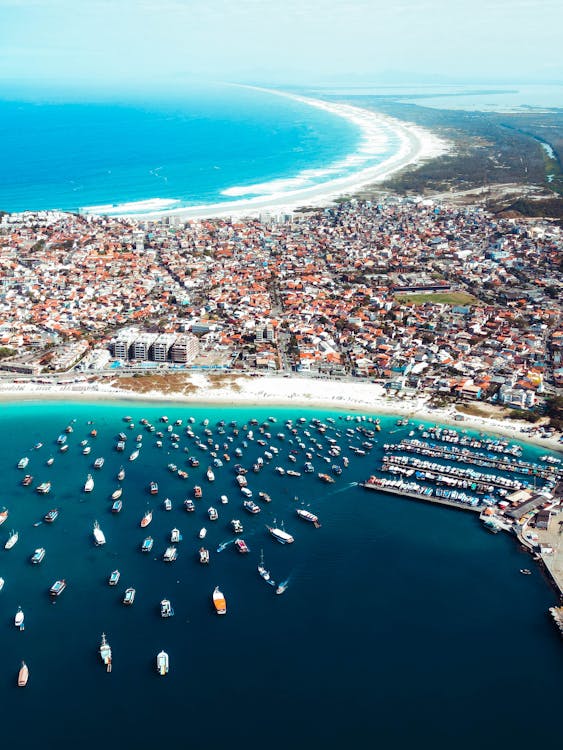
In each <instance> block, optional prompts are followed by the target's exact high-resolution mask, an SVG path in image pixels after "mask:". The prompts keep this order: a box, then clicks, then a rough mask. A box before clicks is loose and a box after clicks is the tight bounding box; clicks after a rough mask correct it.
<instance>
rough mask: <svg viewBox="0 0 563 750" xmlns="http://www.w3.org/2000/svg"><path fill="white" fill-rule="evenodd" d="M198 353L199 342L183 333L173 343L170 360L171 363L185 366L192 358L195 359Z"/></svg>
mask: <svg viewBox="0 0 563 750" xmlns="http://www.w3.org/2000/svg"><path fill="white" fill-rule="evenodd" d="M198 352H199V340H198V339H197V337H196V336H191V335H190V334H188V333H183V334H181V335H180V336H178V338H177V339H176V341H175V342H174V344H173V345H172V347H171V349H170V359H171V360H172V362H176V363H178V364H187V363H188V362H191V361H192V360H193V359H194V357H197V355H198Z"/></svg>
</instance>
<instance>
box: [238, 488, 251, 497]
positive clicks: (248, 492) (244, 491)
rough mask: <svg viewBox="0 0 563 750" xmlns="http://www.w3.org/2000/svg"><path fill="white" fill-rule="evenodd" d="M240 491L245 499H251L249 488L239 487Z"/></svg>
mask: <svg viewBox="0 0 563 750" xmlns="http://www.w3.org/2000/svg"><path fill="white" fill-rule="evenodd" d="M240 491H241V492H242V494H243V495H244V496H245V497H252V490H251V489H250V488H249V487H241V488H240Z"/></svg>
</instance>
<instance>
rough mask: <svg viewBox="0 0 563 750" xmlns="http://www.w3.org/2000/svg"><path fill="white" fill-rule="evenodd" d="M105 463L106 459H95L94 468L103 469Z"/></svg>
mask: <svg viewBox="0 0 563 750" xmlns="http://www.w3.org/2000/svg"><path fill="white" fill-rule="evenodd" d="M104 463H105V459H104V458H102V457H100V458H97V459H96V460H95V461H94V469H101V468H102V466H103V465H104Z"/></svg>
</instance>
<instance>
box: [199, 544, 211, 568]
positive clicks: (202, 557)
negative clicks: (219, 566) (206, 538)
mask: <svg viewBox="0 0 563 750" xmlns="http://www.w3.org/2000/svg"><path fill="white" fill-rule="evenodd" d="M199 561H200V563H201V564H202V565H206V564H207V563H208V562H209V550H208V549H205V547H200V550H199Z"/></svg>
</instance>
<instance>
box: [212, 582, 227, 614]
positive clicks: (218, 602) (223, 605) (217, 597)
mask: <svg viewBox="0 0 563 750" xmlns="http://www.w3.org/2000/svg"><path fill="white" fill-rule="evenodd" d="M213 606H214V607H215V611H216V612H217V614H218V615H226V614H227V602H226V601H225V597H224V596H223V593H222V592H221V591H219V586H215V590H214V591H213Z"/></svg>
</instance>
